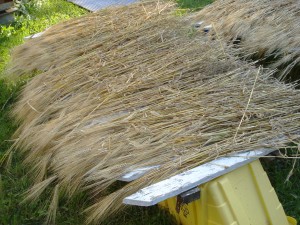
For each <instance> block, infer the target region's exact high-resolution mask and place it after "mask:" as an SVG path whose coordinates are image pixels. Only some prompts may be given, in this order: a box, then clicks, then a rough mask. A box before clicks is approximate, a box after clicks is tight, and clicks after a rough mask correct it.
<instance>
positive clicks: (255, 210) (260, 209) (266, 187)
mask: <svg viewBox="0 0 300 225" xmlns="http://www.w3.org/2000/svg"><path fill="white" fill-rule="evenodd" d="M199 188H200V198H199V199H198V200H195V201H193V202H191V203H188V204H178V197H173V198H170V199H167V200H165V201H163V202H161V203H160V206H161V207H164V208H167V209H168V210H169V211H170V213H171V214H173V215H174V216H175V218H176V220H177V221H178V224H182V225H296V224H297V221H296V220H295V219H293V218H291V217H287V216H286V215H285V212H284V210H283V208H282V205H281V204H280V202H279V200H278V198H277V195H276V193H275V190H274V189H273V187H272V186H271V183H270V181H269V179H268V176H267V174H266V173H265V171H264V170H263V168H262V166H261V164H260V162H259V160H256V161H254V162H252V163H250V164H248V165H246V166H243V167H241V168H239V169H236V170H234V171H232V172H230V173H228V174H226V175H223V176H221V177H219V178H216V179H214V180H212V181H210V182H208V183H206V184H204V185H201V186H200V187H199Z"/></svg>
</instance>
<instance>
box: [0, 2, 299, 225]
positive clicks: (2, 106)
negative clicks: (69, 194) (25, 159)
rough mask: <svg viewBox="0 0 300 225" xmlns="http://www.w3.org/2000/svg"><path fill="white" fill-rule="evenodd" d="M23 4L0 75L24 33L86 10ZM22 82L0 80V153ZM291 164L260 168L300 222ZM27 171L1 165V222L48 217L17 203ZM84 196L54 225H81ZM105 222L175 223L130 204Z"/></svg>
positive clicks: (3, 36) (7, 29) (0, 58)
mask: <svg viewBox="0 0 300 225" xmlns="http://www.w3.org/2000/svg"><path fill="white" fill-rule="evenodd" d="M24 2H25V1H24ZM27 2H29V3H28V4H25V5H23V6H22V7H21V10H22V11H23V14H22V15H20V16H18V17H17V20H16V23H14V24H13V25H11V26H2V27H1V28H0V74H1V73H2V72H3V70H4V69H5V66H6V65H7V63H8V61H9V51H10V49H11V48H13V47H14V46H16V45H19V44H21V43H22V42H23V38H24V37H25V36H27V35H30V34H34V33H37V32H40V31H43V30H44V29H45V28H47V27H49V26H51V25H52V24H55V23H58V22H60V21H62V20H67V19H70V18H73V17H78V16H80V15H83V14H85V13H87V12H86V11H85V10H83V9H81V8H79V7H77V6H75V5H73V4H71V3H68V2H66V1H65V0H44V1H37V0H36V1H33V0H32V1H27ZM38 2H44V4H42V5H40V4H38ZM178 3H179V4H180V6H181V7H182V8H192V9H200V8H201V7H203V6H205V4H208V3H210V0H178ZM0 77H1V75H0ZM25 82H26V81H19V82H18V83H15V84H7V83H6V82H5V81H4V80H1V79H0V156H1V155H3V154H4V153H5V151H6V150H7V149H9V147H10V146H11V143H12V142H11V141H10V140H11V135H12V134H13V132H14V131H15V129H16V125H14V123H13V121H12V119H11V118H10V117H9V112H10V109H11V106H12V103H13V102H14V101H15V100H16V99H17V95H18V92H19V90H20V88H21V86H22V85H23V84H24V83H25ZM292 163H293V162H292V160H286V159H275V160H273V161H271V162H268V163H264V166H265V169H266V170H267V172H268V175H269V177H270V180H271V182H272V184H273V186H274V187H275V189H276V191H277V193H278V196H279V199H280V201H281V202H282V203H283V205H284V208H285V210H286V212H287V214H288V215H291V216H293V217H295V218H296V219H297V220H298V221H300V183H299V179H300V168H299V163H297V164H296V166H295V169H294V174H293V176H292V177H291V178H290V179H289V181H287V182H285V179H286V177H287V175H288V174H289V171H290V169H291V168H292ZM27 172H28V170H27V169H26V168H24V167H23V166H22V164H21V156H15V157H14V158H13V160H12V165H11V166H10V169H9V170H6V169H5V168H4V167H2V168H0V224H3V225H6V224H16V225H19V224H30V225H31V224H32V225H33V224H42V222H43V221H44V219H45V217H46V216H47V208H45V207H44V203H45V200H44V199H41V200H40V201H38V202H36V203H33V204H27V203H26V204H20V203H21V201H22V199H23V196H22V194H23V193H24V191H26V189H27V188H28V187H29V186H30V183H31V182H30V178H29V177H28V176H25V175H26V173H27ZM46 195H47V193H46ZM85 197H86V196H85V195H84V193H83V194H82V195H81V196H77V197H76V198H74V199H73V200H72V201H67V200H66V201H65V202H62V203H61V205H60V209H59V213H58V224H72V225H76V224H78V225H79V224H83V221H84V217H83V215H82V214H80V213H79V212H80V211H81V209H82V208H84V205H79V204H78V202H83V200H85ZM104 224H112V225H115V224H124V225H129V224H130V225H141V224H143V225H172V224H174V222H173V221H172V218H170V217H169V216H168V215H167V214H166V213H165V212H162V211H160V210H158V208H157V207H150V208H140V207H131V208H128V209H126V210H124V211H122V212H120V213H119V214H118V215H116V216H115V217H114V218H109V219H108V220H107V221H105V223H104Z"/></svg>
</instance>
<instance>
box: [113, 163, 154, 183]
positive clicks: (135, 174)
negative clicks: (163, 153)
mask: <svg viewBox="0 0 300 225" xmlns="http://www.w3.org/2000/svg"><path fill="white" fill-rule="evenodd" d="M156 168H159V166H158V165H157V166H147V167H141V168H138V169H136V170H133V171H131V172H129V173H126V174H124V175H123V176H122V177H121V178H120V179H119V180H120V181H126V182H130V181H133V180H136V179H138V178H140V177H142V176H143V175H144V174H146V173H147V172H149V171H150V170H153V169H156Z"/></svg>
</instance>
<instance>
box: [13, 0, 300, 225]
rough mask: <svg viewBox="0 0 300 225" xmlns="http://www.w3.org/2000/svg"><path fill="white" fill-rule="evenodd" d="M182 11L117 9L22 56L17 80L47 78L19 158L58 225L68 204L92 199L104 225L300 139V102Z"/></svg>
mask: <svg viewBox="0 0 300 225" xmlns="http://www.w3.org/2000/svg"><path fill="white" fill-rule="evenodd" d="M175 10H176V7H175V6H173V5H172V3H168V2H165V3H158V2H140V3H136V4H133V5H130V6H126V7H115V8H109V9H106V10H102V11H99V12H97V13H95V14H88V15H87V16H85V17H82V18H79V19H75V20H71V21H69V22H65V23H62V24H59V25H56V26H54V27H52V28H51V29H49V30H47V31H46V33H45V34H44V35H42V36H41V37H39V38H37V39H33V40H30V41H28V42H27V43H25V44H24V45H23V46H21V47H19V48H17V49H16V50H15V52H14V55H13V57H14V59H13V62H15V65H14V67H13V68H12V69H11V70H10V73H11V75H21V74H30V73H31V72H33V71H34V70H42V71H43V72H42V73H41V74H39V75H38V76H35V77H33V78H32V79H31V80H30V81H29V82H28V84H27V85H26V86H25V88H24V90H23V91H22V94H21V96H20V99H19V101H18V102H17V104H16V106H15V108H14V111H13V115H14V117H15V118H16V119H17V120H18V121H19V123H20V127H19V129H18V130H17V132H16V134H15V138H16V142H15V145H14V147H15V149H20V150H21V151H22V152H23V153H24V155H25V163H27V164H28V165H29V166H31V168H32V174H33V176H34V179H35V185H34V186H33V187H32V189H31V190H29V192H28V195H27V199H37V198H38V197H39V196H40V194H41V193H42V192H43V191H44V190H45V189H46V187H52V188H53V196H52V198H53V199H52V201H51V205H50V207H49V210H50V212H49V218H48V220H49V221H50V222H51V221H52V220H53V219H55V213H56V210H57V205H58V202H59V200H60V199H59V198H58V196H63V195H64V196H66V197H72V196H73V195H74V194H76V193H78V192H81V191H83V190H84V191H87V192H88V193H89V194H90V196H91V203H90V207H88V208H87V209H86V214H87V222H95V221H101V220H102V219H103V218H105V217H106V216H109V215H111V214H113V213H114V212H116V211H118V210H119V209H121V208H122V207H123V205H122V200H123V198H124V197H126V196H128V195H129V194H132V193H134V192H136V191H138V190H139V189H140V188H142V187H145V186H147V185H149V184H152V183H154V182H156V181H159V180H162V179H164V178H168V177H170V176H172V175H174V174H178V173H180V172H182V171H185V170H187V169H190V168H193V167H195V166H198V165H200V164H202V163H205V162H207V161H210V160H213V159H215V158H217V157H219V156H224V155H227V154H229V153H232V152H240V151H245V150H254V149H257V148H261V147H266V148H269V147H270V148H287V147H289V143H291V142H297V140H299V138H300V134H299V133H298V127H299V126H300V113H299V110H300V91H299V90H295V89H294V87H293V86H292V85H287V84H283V83H282V82H280V81H278V80H276V79H274V78H272V73H273V72H272V71H270V70H267V69H263V68H256V67H255V66H253V65H250V64H249V63H247V62H244V61H241V60H239V59H237V58H236V57H235V56H234V55H235V52H233V51H234V50H232V49H231V48H228V47H226V45H224V44H223V43H224V42H223V41H222V40H221V39H217V40H209V39H207V38H206V37H205V36H204V35H203V34H200V33H199V32H194V30H193V29H192V28H191V26H190V23H189V22H187V20H185V19H184V18H182V17H179V16H176V15H175V13H174V11H175ZM22 51H25V52H26V54H23V53H22ZM282 137H285V138H282ZM152 165H161V167H160V168H159V169H156V170H154V171H152V172H150V173H148V174H146V175H145V176H143V177H142V178H139V179H137V180H136V181H134V182H131V183H128V184H127V185H125V186H124V187H123V188H120V189H119V190H116V191H114V192H112V193H110V194H106V195H105V194H104V193H106V192H105V190H106V189H108V188H109V187H110V186H111V185H113V184H114V183H115V182H116V181H117V180H118V179H119V178H120V177H121V176H122V175H123V174H124V173H126V172H129V171H132V170H133V169H135V168H139V167H143V166H152ZM59 193H60V194H59Z"/></svg>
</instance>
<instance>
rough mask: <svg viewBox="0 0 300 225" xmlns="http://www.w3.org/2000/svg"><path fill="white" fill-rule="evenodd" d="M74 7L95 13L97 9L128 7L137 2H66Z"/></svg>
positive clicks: (81, 0) (126, 0) (104, 0)
mask: <svg viewBox="0 0 300 225" xmlns="http://www.w3.org/2000/svg"><path fill="white" fill-rule="evenodd" d="M68 1H69V2H73V3H74V4H76V5H79V6H81V7H83V8H85V9H87V10H90V11H92V12H95V11H97V10H99V9H103V8H106V7H109V6H113V5H128V4H131V3H134V2H137V0H68Z"/></svg>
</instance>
